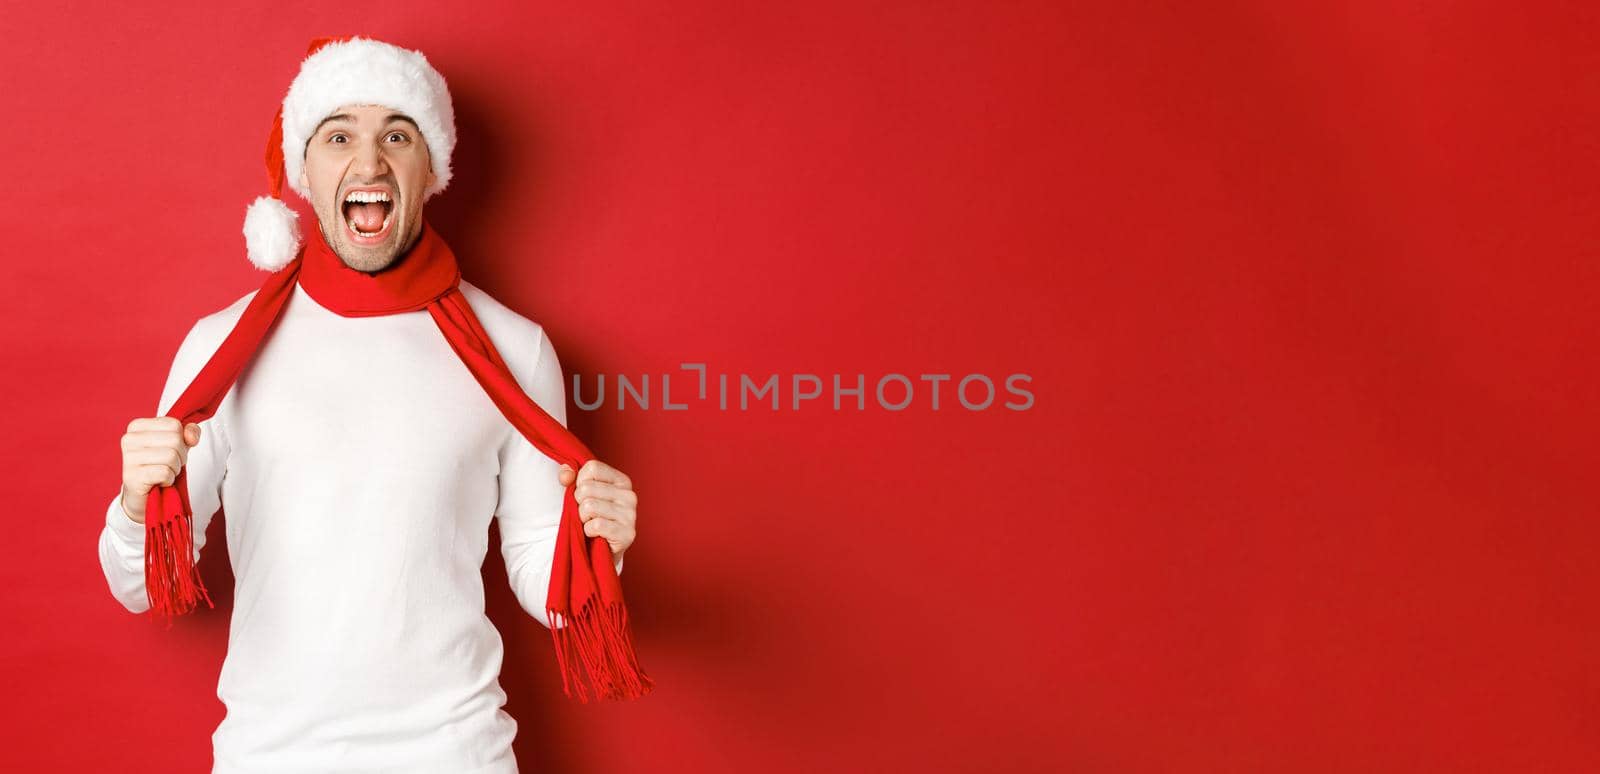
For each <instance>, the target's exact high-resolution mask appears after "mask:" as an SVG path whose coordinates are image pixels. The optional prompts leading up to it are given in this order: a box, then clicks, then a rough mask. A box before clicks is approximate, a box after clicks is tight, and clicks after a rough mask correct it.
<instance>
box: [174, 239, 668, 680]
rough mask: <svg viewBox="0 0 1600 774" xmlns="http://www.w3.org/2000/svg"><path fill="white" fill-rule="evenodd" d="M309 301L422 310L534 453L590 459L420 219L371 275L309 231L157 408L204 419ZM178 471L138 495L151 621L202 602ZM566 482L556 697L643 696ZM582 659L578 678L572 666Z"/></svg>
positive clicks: (342, 308) (552, 594)
mask: <svg viewBox="0 0 1600 774" xmlns="http://www.w3.org/2000/svg"><path fill="white" fill-rule="evenodd" d="M296 282H299V283H300V286H301V287H302V288H304V289H305V291H306V293H308V294H309V295H310V296H311V297H312V298H314V299H316V301H317V303H319V304H321V305H322V306H325V307H327V308H328V309H330V310H332V311H334V312H336V313H338V314H340V315H343V316H345V317H371V316H375V315H386V314H399V313H402V312H414V311H417V310H421V309H426V310H428V313H429V314H431V315H433V320H434V322H435V323H437V324H438V325H439V330H440V332H441V333H443V334H444V337H445V339H446V340H448V341H449V342H450V347H451V349H453V350H455V352H456V355H457V356H459V357H460V358H461V362H462V363H463V364H465V365H466V367H467V369H468V370H469V371H471V372H472V375H473V376H474V377H476V378H477V380H478V384H480V385H482V386H483V389H484V391H485V392H487V393H488V394H489V397H490V398H492V399H493V400H494V404H495V405H496V406H498V407H499V408H500V412H501V413H502V414H504V415H505V417H506V419H508V420H510V421H511V424H512V425H513V426H514V427H516V429H517V430H518V431H519V432H521V433H522V435H523V437H525V438H527V439H528V441H529V442H531V443H532V444H533V445H534V446H535V447H536V448H538V450H539V451H541V452H543V453H544V454H545V455H546V456H549V457H550V458H552V459H554V460H556V461H557V462H560V463H565V464H566V465H568V466H570V467H571V468H572V469H573V470H574V471H576V470H578V469H579V468H581V467H583V464H584V463H586V462H588V461H589V460H592V459H594V455H593V454H592V453H590V451H589V449H588V448H587V447H585V446H584V445H583V442H582V441H579V440H578V439H577V437H576V436H574V435H573V434H572V433H570V432H568V431H567V429H566V428H565V427H562V425H561V423H560V422H557V421H556V420H555V419H554V418H553V417H551V416H550V415H549V414H548V413H546V412H545V410H544V409H543V408H540V407H539V404H537V403H535V402H534V401H533V399H532V398H529V397H528V396H527V395H526V394H525V393H523V391H522V388H521V387H520V386H518V384H517V381H516V378H515V377H514V376H512V374H511V372H510V371H509V370H507V368H506V364H505V361H503V360H501V359H500V353H499V352H497V351H496V350H495V347H494V343H493V342H491V341H490V340H489V335H488V334H487V333H486V332H485V331H484V329H483V326H482V325H480V324H479V323H478V318H477V316H476V315H474V314H473V312H472V307H471V306H469V305H468V304H467V299H466V297H465V296H464V295H462V293H461V288H460V283H461V270H460V267H459V266H458V265H457V264H456V257H455V254H454V253H452V252H451V251H450V246H449V245H447V244H445V241H444V239H443V238H441V237H440V236H439V234H438V232H436V231H434V229H433V227H432V226H431V225H429V224H428V222H427V220H426V219H423V221H422V233H421V235H420V236H418V238H417V241H416V244H415V245H413V246H412V247H411V248H410V249H409V250H408V251H407V252H406V253H405V254H403V255H402V256H400V257H399V258H397V259H396V261H395V263H393V264H391V265H390V267H389V268H386V269H384V270H383V271H381V272H379V273H377V274H375V275H373V274H367V273H365V272H361V271H356V270H355V269H351V268H350V267H348V266H346V265H345V264H344V262H343V261H342V260H340V258H339V256H338V255H337V254H335V253H334V252H333V250H332V249H331V248H330V247H329V246H328V244H327V242H326V241H324V239H323V237H322V231H321V229H316V233H315V234H313V235H312V236H311V237H310V238H309V239H307V240H306V246H305V247H304V248H303V249H302V250H301V252H300V254H299V255H298V256H296V257H295V259H294V260H293V261H290V262H289V264H288V265H287V266H284V267H283V268H282V269H279V270H278V271H276V272H273V273H272V274H271V275H269V276H268V277H267V279H266V282H264V283H262V285H261V288H260V290H258V291H257V292H256V294H255V297H253V298H251V299H250V303H249V304H248V305H247V306H246V307H245V310H244V315H243V316H242V317H240V318H239V321H238V322H237V323H236V324H235V325H234V326H233V330H232V331H231V332H229V333H228V337H227V338H226V339H224V340H223V342H222V344H221V346H219V347H218V348H217V351H216V353H215V354H214V355H212V356H211V360H210V361H208V362H207V363H206V364H205V367H203V368H201V369H200V373H199V374H198V375H196V376H195V378H194V381H192V382H190V383H189V386H188V388H187V389H185V390H184V391H183V394H182V395H180V396H178V399H177V402H175V403H174V404H173V405H172V408H171V409H170V410H169V411H168V412H167V416H170V417H174V418H176V419H177V420H178V421H179V422H181V423H183V425H185V426H186V425H188V424H189V423H191V422H201V421H204V420H206V419H207V418H209V417H210V416H211V415H212V414H215V413H216V411H217V407H218V405H219V404H221V403H222V398H223V396H225V395H227V393H228V389H229V388H230V387H232V386H233V383H234V381H235V380H236V379H238V377H239V374H240V372H241V371H243V370H244V367H245V365H246V364H248V363H249V362H250V359H251V358H252V357H253V356H254V355H255V353H256V350H257V349H259V348H260V347H261V344H262V342H263V341H265V340H266V338H267V336H268V334H269V333H270V332H271V330H272V326H273V324H274V323H275V322H276V321H277V319H278V316H279V314H280V313H281V312H282V311H283V307H284V304H285V302H286V301H288V299H289V297H290V296H291V295H293V293H294V286H295V283H296ZM187 473H188V468H187V467H185V468H183V469H182V470H180V471H179V472H178V476H177V479H176V480H174V481H173V483H172V485H171V486H157V487H155V488H152V489H151V490H150V499H149V501H148V504H147V506H146V509H145V588H146V591H147V593H148V594H149V597H150V607H151V610H152V611H154V613H155V615H157V616H165V617H166V618H167V621H168V625H169V626H170V625H171V616H174V615H179V614H183V613H187V612H189V611H191V610H193V609H195V608H196V607H197V603H198V601H199V599H200V598H201V597H204V599H205V602H206V605H208V606H211V607H215V606H214V605H212V604H211V596H210V594H208V593H207V592H206V589H205V586H204V585H203V584H202V583H201V582H200V574H199V572H198V571H197V569H196V568H195V567H194V562H193V560H192V557H193V551H194V535H193V522H192V520H191V514H192V510H191V508H190V506H189V487H188V479H187V476H186V474H187ZM575 488H576V482H574V484H573V486H569V487H567V490H566V497H565V502H564V505H563V507H562V509H561V526H560V528H559V531H558V533H557V537H556V546H555V558H554V562H553V564H552V567H551V570H550V591H549V595H548V597H547V599H546V601H545V608H546V611H547V613H548V615H549V618H548V620H549V621H550V625H551V630H550V631H551V635H552V636H553V637H554V639H555V648H556V659H557V661H558V662H559V663H560V666H561V681H562V690H563V691H564V692H565V693H566V695H567V696H568V697H572V696H573V690H574V689H576V690H577V698H578V699H579V700H580V701H583V702H587V701H588V690H587V689H586V688H585V686H584V685H583V683H582V681H581V680H580V677H582V675H583V674H585V673H587V675H588V678H589V682H590V683H591V684H592V685H593V687H594V690H595V693H596V694H597V695H598V696H599V697H600V698H602V699H631V698H638V697H641V696H644V695H645V694H646V693H649V692H650V689H651V688H652V687H653V686H654V682H653V681H652V680H651V679H650V677H649V676H648V675H646V674H645V673H644V670H643V669H641V668H640V667H639V662H638V658H637V657H636V656H635V654H634V650H633V638H632V635H631V634H630V632H629V627H628V609H627V607H626V606H625V605H624V604H623V601H622V582H621V581H620V580H619V579H618V578H617V573H616V570H615V569H614V568H613V567H612V564H611V563H612V556H611V547H610V545H609V544H608V543H607V542H606V541H605V540H604V539H601V538H594V539H592V540H591V539H590V538H589V537H588V536H587V535H585V534H583V522H582V520H581V519H580V518H579V517H578V501H577V499H576V497H575V496H574V489H575ZM580 663H581V664H582V666H583V669H582V671H580V670H579V668H578V665H579V664H580Z"/></svg>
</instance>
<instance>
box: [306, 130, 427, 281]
mask: <svg viewBox="0 0 1600 774" xmlns="http://www.w3.org/2000/svg"><path fill="white" fill-rule="evenodd" d="M433 182H434V174H433V166H432V161H431V160H430V158H429V156H428V144H427V143H426V142H425V141H424V140H423V139H422V132H420V131H418V130H417V127H416V124H414V123H412V121H411V119H409V118H407V117H405V116H404V115H401V114H400V113H399V112H398V111H394V110H390V109H389V108H386V107H383V106H381V105H344V106H342V107H340V108H339V109H337V110H335V111H333V113H332V114H330V115H329V116H328V117H327V118H325V119H323V121H322V125H321V126H318V127H317V130H316V131H315V132H313V133H312V135H311V140H310V141H309V142H308V143H307V144H306V163H305V169H304V171H302V172H301V173H300V183H301V184H302V185H304V186H305V187H307V188H309V189H310V190H311V206H312V209H314V210H316V212H317V221H318V224H319V225H320V226H321V228H322V235H323V238H325V239H327V240H328V246H330V247H332V248H333V251H334V252H335V253H337V254H338V255H339V258H340V259H341V260H343V261H344V263H345V265H346V266H349V267H350V268H352V269H356V270H358V271H365V272H377V271H381V270H382V269H384V268H385V267H387V266H389V264H391V263H393V262H394V260H395V258H396V257H398V256H399V255H401V254H402V253H404V252H405V251H406V250H407V249H408V248H410V247H411V243H412V242H414V241H416V238H417V235H418V234H420V233H422V192H423V191H425V190H427V188H428V186H430V185H433ZM357 199H361V200H365V201H356V200H357Z"/></svg>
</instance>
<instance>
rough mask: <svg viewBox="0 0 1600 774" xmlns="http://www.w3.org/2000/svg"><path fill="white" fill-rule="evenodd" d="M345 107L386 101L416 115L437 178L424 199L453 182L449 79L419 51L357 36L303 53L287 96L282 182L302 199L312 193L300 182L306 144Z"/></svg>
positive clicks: (453, 131)
mask: <svg viewBox="0 0 1600 774" xmlns="http://www.w3.org/2000/svg"><path fill="white" fill-rule="evenodd" d="M341 105H382V106H384V107H387V108H391V109H393V110H396V111H399V112H401V113H405V114H406V115H408V116H411V117H412V118H413V119H415V120H416V122H417V129H418V130H420V131H421V132H422V138H423V141H424V142H426V143H427V144H428V154H429V156H430V158H431V162H432V166H433V174H434V178H435V179H434V183H433V185H432V186H430V187H428V189H427V190H425V191H423V194H422V198H423V200H424V201H426V200H427V199H428V198H429V197H432V196H433V195H434V194H436V193H438V192H440V191H443V190H444V188H445V186H447V185H449V184H450V176H451V171H450V155H451V154H452V153H453V152H454V151H455V147H456V118H455V110H454V108H453V107H452V106H451V104H450V89H449V87H447V86H446V85H445V81H444V76H442V75H440V74H439V72H438V71H437V70H435V69H433V66H432V65H430V64H428V58H427V57H425V56H423V55H422V52H420V51H411V50H409V49H404V48H400V47H399V46H395V45H392V44H389V43H384V42H382V41H377V40H372V39H370V38H362V37H355V38H351V39H350V40H346V41H338V42H334V43H329V44H327V45H325V46H323V47H322V48H319V49H317V52H316V53H314V54H312V55H311V56H309V57H306V59H305V61H303V62H301V63H300V74H299V75H296V76H295V79H294V82H293V83H292V84H290V85H289V93H288V95H287V96H285V97H284V100H283V165H284V170H285V172H286V177H287V180H286V181H285V182H287V183H288V184H289V186H290V187H291V188H293V189H294V191H295V193H298V194H300V198H302V199H305V200H306V201H311V191H309V190H307V189H306V188H303V187H301V185H300V171H301V170H302V169H304V168H305V153H306V143H307V141H309V140H310V139H311V134H312V132H314V131H316V128H317V124H319V123H321V122H322V119H324V118H326V117H328V116H329V115H330V114H332V113H333V111H334V110H335V109H336V108H338V107H339V106H341Z"/></svg>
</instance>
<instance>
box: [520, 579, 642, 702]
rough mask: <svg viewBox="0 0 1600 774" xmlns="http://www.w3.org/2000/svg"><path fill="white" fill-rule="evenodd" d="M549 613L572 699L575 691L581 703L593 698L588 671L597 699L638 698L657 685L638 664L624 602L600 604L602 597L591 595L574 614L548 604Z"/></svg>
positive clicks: (566, 690)
mask: <svg viewBox="0 0 1600 774" xmlns="http://www.w3.org/2000/svg"><path fill="white" fill-rule="evenodd" d="M545 614H546V616H547V619H546V620H548V621H550V623H551V627H550V635H551V637H552V638H554V640H555V645H556V660H557V661H558V662H559V663H560V668H561V690H562V691H563V692H564V693H566V695H567V698H569V699H570V698H574V697H573V691H574V690H576V691H577V696H576V698H577V699H578V701H579V702H582V703H584V704H587V703H588V702H589V690H590V688H589V687H587V686H585V685H584V683H583V678H584V677H585V676H587V677H588V678H589V683H590V685H591V686H592V687H593V690H594V692H595V694H596V696H597V697H598V698H599V699H616V700H623V699H638V698H642V697H644V696H645V695H646V694H649V693H650V691H651V690H652V689H654V688H655V681H654V680H652V679H650V676H649V675H647V674H645V672H644V669H643V668H642V667H640V666H639V658H638V656H637V655H636V654H635V653H634V649H633V635H632V633H631V632H630V630H629V627H628V609H627V608H626V607H625V606H623V604H622V603H621V602H620V601H616V602H611V603H606V604H602V603H601V602H600V600H599V598H598V597H590V598H588V599H586V600H584V603H583V605H582V606H581V607H579V608H578V612H577V613H576V614H575V615H568V614H564V613H561V612H559V611H556V610H548V609H547V610H546V611H545ZM558 624H560V625H558ZM580 667H581V669H580Z"/></svg>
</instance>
